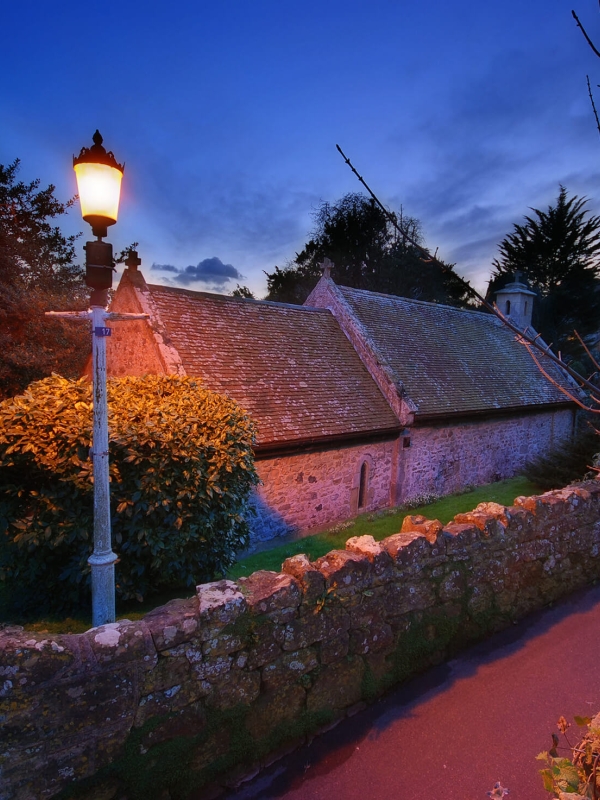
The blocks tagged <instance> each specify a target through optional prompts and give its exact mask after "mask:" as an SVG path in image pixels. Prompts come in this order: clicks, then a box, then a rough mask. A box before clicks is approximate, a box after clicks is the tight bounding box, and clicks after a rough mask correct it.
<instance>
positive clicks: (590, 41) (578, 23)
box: [571, 11, 600, 58]
mask: <svg viewBox="0 0 600 800" xmlns="http://www.w3.org/2000/svg"><path fill="white" fill-rule="evenodd" d="M571 14H572V15H573V18H574V20H575V22H576V23H577V27H578V28H581V32H582V33H583V35H584V36H585V40H586V42H587V43H588V44H589V46H590V47H591V48H592V50H593V51H594V53H595V54H596V55H597V56H598V58H600V52H598V50H596V47H595V46H594V43H593V42H592V40H591V39H590V37H589V36H588V35H587V31H586V29H585V28H584V27H583V25H582V24H581V22H580V21H579V17H578V16H577V14H576V13H575V12H574V11H571Z"/></svg>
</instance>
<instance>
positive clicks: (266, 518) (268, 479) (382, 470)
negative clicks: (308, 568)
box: [248, 440, 397, 541]
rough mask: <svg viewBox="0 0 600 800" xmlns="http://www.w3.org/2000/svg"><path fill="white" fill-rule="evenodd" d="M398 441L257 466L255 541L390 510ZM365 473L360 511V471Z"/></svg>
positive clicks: (272, 460) (263, 461)
mask: <svg viewBox="0 0 600 800" xmlns="http://www.w3.org/2000/svg"><path fill="white" fill-rule="evenodd" d="M396 448H397V443H396V441H395V440H392V441H387V442H372V443H362V444H356V445H347V446H338V447H331V448H329V449H321V450H314V451H312V452H310V451H309V452H303V453H298V454H295V455H285V454H284V455H278V456H277V457H274V458H268V459H261V458H260V457H259V458H258V459H257V461H256V468H257V472H258V474H259V477H260V479H261V481H262V485H261V486H260V487H259V489H258V490H257V492H256V493H255V496H254V501H253V512H252V513H251V514H250V515H249V518H248V519H249V523H250V527H251V530H252V539H253V541H264V540H267V539H272V538H274V537H275V536H280V535H283V534H286V533H290V532H292V531H295V530H301V531H307V530H311V529H313V528H319V527H323V526H327V525H329V524H334V523H335V522H339V521H341V520H347V519H349V518H350V517H353V516H354V515H356V514H357V513H359V512H363V511H373V510H375V509H378V508H384V507H386V506H389V505H390V504H391V497H390V491H391V486H392V485H393V476H394V473H395V470H396V468H395V453H396ZM365 462H366V464H367V467H366V487H365V488H366V492H365V496H364V505H363V506H362V507H360V508H359V490H360V476H361V467H362V465H363V463H365Z"/></svg>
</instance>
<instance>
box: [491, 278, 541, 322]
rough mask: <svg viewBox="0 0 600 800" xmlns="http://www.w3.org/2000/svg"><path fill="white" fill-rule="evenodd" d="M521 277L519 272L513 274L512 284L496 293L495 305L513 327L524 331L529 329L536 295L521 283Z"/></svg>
mask: <svg viewBox="0 0 600 800" xmlns="http://www.w3.org/2000/svg"><path fill="white" fill-rule="evenodd" d="M521 277H522V276H521V273H520V272H515V278H514V280H513V282H512V283H508V284H507V285H506V286H505V287H504V289H500V290H499V291H497V292H496V305H497V306H498V309H499V310H500V312H501V313H502V314H504V316H505V317H508V318H509V319H510V321H511V322H512V323H513V325H516V326H517V328H521V330H525V328H530V327H531V312H532V311H533V300H534V298H535V296H536V295H535V292H532V291H531V290H530V289H528V288H527V286H526V285H525V284H524V283H522V282H521Z"/></svg>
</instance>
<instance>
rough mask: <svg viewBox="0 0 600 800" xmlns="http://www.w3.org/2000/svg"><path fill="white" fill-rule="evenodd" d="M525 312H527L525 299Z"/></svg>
mask: <svg viewBox="0 0 600 800" xmlns="http://www.w3.org/2000/svg"><path fill="white" fill-rule="evenodd" d="M525 313H527V300H525Z"/></svg>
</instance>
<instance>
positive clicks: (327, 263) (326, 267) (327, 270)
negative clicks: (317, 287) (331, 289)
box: [319, 258, 334, 278]
mask: <svg viewBox="0 0 600 800" xmlns="http://www.w3.org/2000/svg"><path fill="white" fill-rule="evenodd" d="M319 266H320V267H321V269H322V270H323V277H324V278H331V270H332V269H333V267H334V263H333V261H332V260H331V259H329V258H324V259H323V263H322V264H320V265H319Z"/></svg>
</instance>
